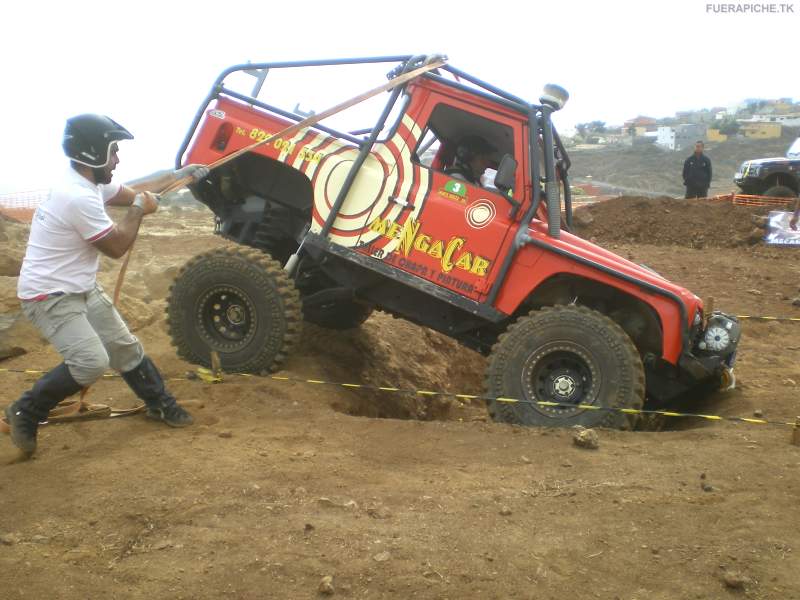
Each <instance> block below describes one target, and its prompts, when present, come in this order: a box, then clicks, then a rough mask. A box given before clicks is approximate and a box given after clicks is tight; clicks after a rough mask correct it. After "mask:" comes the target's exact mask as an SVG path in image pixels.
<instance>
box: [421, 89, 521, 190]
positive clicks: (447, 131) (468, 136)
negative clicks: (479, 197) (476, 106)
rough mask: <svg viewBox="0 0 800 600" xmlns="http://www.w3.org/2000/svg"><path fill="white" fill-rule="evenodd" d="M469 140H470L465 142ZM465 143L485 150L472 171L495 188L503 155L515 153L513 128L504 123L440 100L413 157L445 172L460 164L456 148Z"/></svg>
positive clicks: (487, 184) (482, 184) (482, 182)
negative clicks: (495, 177)
mask: <svg viewBox="0 0 800 600" xmlns="http://www.w3.org/2000/svg"><path fill="white" fill-rule="evenodd" d="M467 140H469V142H467ZM465 143H467V144H468V145H469V144H477V145H478V146H479V147H484V148H485V149H486V161H485V163H484V164H477V163H472V166H471V167H469V166H468V167H467V168H471V170H472V171H474V170H480V171H481V172H480V173H478V172H475V173H474V175H475V176H476V177H480V182H481V183H480V184H481V186H483V187H485V188H490V189H491V188H493V187H494V176H495V174H496V169H497V166H498V165H499V163H500V159H502V158H503V156H504V155H506V154H510V155H511V156H514V158H516V159H517V161H519V160H520V157H518V156H515V152H514V131H513V129H512V128H511V127H510V126H508V125H505V124H503V123H499V122H497V121H493V120H491V119H487V118H485V117H482V116H480V115H477V114H475V113H472V112H468V111H465V110H461V109H459V108H456V107H454V106H451V105H449V104H445V103H440V104H438V105H436V107H435V108H434V109H433V112H431V116H430V119H429V120H428V123H427V124H426V127H425V129H424V131H423V135H422V137H421V139H420V142H419V144H418V145H417V147H416V148H415V149H414V153H413V160H414V161H416V162H418V163H419V164H421V165H423V166H425V167H428V168H430V169H433V170H434V171H442V172H447V171H448V170H450V169H455V168H457V167H459V166H461V167H464V166H465V165H463V164H460V162H461V161H460V159H459V158H458V149H459V146H460V145H463V144H465Z"/></svg>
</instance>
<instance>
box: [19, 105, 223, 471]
mask: <svg viewBox="0 0 800 600" xmlns="http://www.w3.org/2000/svg"><path fill="white" fill-rule="evenodd" d="M130 139H133V135H131V133H130V132H129V131H128V130H127V129H125V128H124V127H122V126H121V125H120V124H118V123H116V122H115V121H113V120H112V119H110V118H108V117H104V116H101V115H93V114H86V115H79V116H76V117H73V118H71V119H69V120H68V121H67V125H66V128H65V130H64V141H63V148H64V152H65V154H66V155H67V157H68V158H69V159H70V166H69V168H68V170H67V172H66V173H65V175H64V177H63V178H62V180H61V181H60V183H58V184H57V185H56V186H55V187H53V188H52V189H51V191H50V194H49V196H48V198H47V200H45V201H44V202H43V203H42V204H41V205H40V206H39V207H38V208H37V210H36V213H35V214H34V217H33V222H32V224H31V232H30V237H29V239H28V247H27V250H26V253H25V259H24V261H23V263H22V269H21V271H20V276H19V282H18V286H17V295H18V296H19V298H20V300H21V302H22V310H23V312H24V313H25V315H26V316H27V317H28V319H30V321H31V322H32V323H33V324H34V325H35V326H36V327H37V328H38V329H39V331H40V332H41V333H42V335H43V336H44V337H45V338H46V339H47V340H48V341H49V342H50V343H51V344H53V346H54V347H55V348H56V350H58V352H59V353H60V354H61V355H62V356H63V358H64V362H63V363H61V364H60V365H59V366H57V367H56V368H54V369H53V370H52V371H50V372H48V373H46V374H45V375H43V376H42V377H41V378H40V379H39V380H38V381H37V382H36V383H35V384H34V385H33V387H32V388H31V389H30V390H28V391H27V392H25V393H24V394H22V396H21V397H20V398H19V400H17V401H16V402H14V403H13V404H11V405H9V406H8V407H6V409H5V416H6V419H7V421H8V425H9V428H10V433H11V439H12V441H13V442H14V444H15V445H16V446H17V447H18V448H19V449H20V450H21V451H22V452H23V454H24V455H25V456H26V457H30V456H31V455H33V453H34V452H35V451H36V434H37V430H38V426H39V423H40V422H41V421H44V420H46V419H47V417H48V414H49V413H50V410H51V409H53V408H55V406H56V405H57V404H58V403H59V402H61V401H62V400H64V399H66V398H68V397H69V396H72V395H73V394H76V393H77V392H79V391H81V390H82V389H84V388H86V387H88V386H90V385H91V384H92V383H94V382H95V381H96V380H97V379H99V378H100V377H102V375H103V373H104V372H105V371H106V369H108V368H109V367H111V368H112V369H114V370H116V371H118V372H119V373H120V374H121V375H122V377H123V379H124V380H125V382H126V383H127V384H128V385H129V386H130V388H131V389H132V390H133V391H134V393H135V394H136V395H137V396H138V397H139V398H140V399H142V400H143V401H144V403H145V406H146V409H147V410H146V414H147V416H148V417H150V418H153V419H156V420H160V421H163V422H164V423H166V424H167V425H170V426H172V427H184V426H186V425H191V424H192V422H193V420H192V417H191V415H190V414H189V413H188V412H186V410H184V409H183V408H182V407H181V406H180V405H178V403H177V402H176V401H175V398H174V397H173V396H172V395H171V394H170V393H169V392H168V391H167V389H166V387H165V386H164V381H163V379H162V377H161V374H160V373H159V371H158V369H157V368H156V366H155V365H154V364H153V361H151V360H150V359H149V358H148V357H147V356H145V354H144V349H143V348H142V345H141V343H140V342H139V340H138V339H137V338H136V337H135V336H134V335H133V334H131V333H130V331H129V330H128V327H127V325H126V324H125V322H124V321H123V320H122V317H120V315H119V313H118V312H117V310H116V308H114V306H113V304H112V302H111V299H110V298H109V297H108V296H107V295H106V293H105V292H104V291H103V289H102V288H101V287H100V286H99V285H98V283H97V269H98V266H99V260H100V253H103V254H105V255H106V256H110V257H111V258H120V257H122V256H123V255H124V254H125V252H126V251H127V250H128V249H129V248H130V247H131V246H132V245H133V242H134V240H135V239H136V235H137V233H138V231H139V225H140V224H141V222H142V218H143V217H144V216H145V215H149V214H152V213H154V212H155V211H156V209H157V208H158V199H157V197H156V196H155V195H154V194H153V192H158V191H161V190H164V189H165V188H167V187H169V186H170V185H171V184H173V183H174V182H175V181H178V180H181V179H185V178H189V179H192V180H194V181H199V180H200V179H202V178H203V177H205V176H206V175H207V174H208V169H207V168H206V167H204V166H200V165H189V166H186V167H183V168H182V169H179V170H178V171H175V172H160V173H157V174H154V175H152V176H150V177H146V178H144V179H140V180H137V181H136V182H135V183H134V184H132V185H131V186H127V185H120V184H119V183H116V184H115V183H112V182H111V180H112V177H113V172H114V169H115V168H116V166H117V164H118V163H119V158H118V157H117V151H118V145H117V142H119V141H121V140H130ZM106 206H127V207H129V209H128V211H127V213H126V214H125V216H124V217H123V218H122V219H121V220H120V221H119V223H114V222H113V221H112V220H111V219H110V218H109V216H108V214H107V213H106V210H105V207H106Z"/></svg>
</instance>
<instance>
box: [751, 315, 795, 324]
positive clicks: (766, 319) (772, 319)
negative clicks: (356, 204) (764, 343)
mask: <svg viewBox="0 0 800 600" xmlns="http://www.w3.org/2000/svg"><path fill="white" fill-rule="evenodd" d="M736 318H737V319H740V320H743V319H749V320H751V321H789V322H791V321H794V322H795V323H800V317H756V316H753V315H736Z"/></svg>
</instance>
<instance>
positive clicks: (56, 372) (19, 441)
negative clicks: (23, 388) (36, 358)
mask: <svg viewBox="0 0 800 600" xmlns="http://www.w3.org/2000/svg"><path fill="white" fill-rule="evenodd" d="M82 388H83V386H82V385H81V384H79V383H78V382H77V381H75V380H74V379H73V378H72V375H71V374H70V372H69V369H68V368H67V365H66V364H64V363H61V364H60V365H58V366H57V367H56V368H55V369H53V370H52V371H50V372H48V373H45V374H44V375H43V376H42V377H41V378H40V379H39V380H38V381H37V382H36V383H34V384H33V387H32V388H31V389H30V390H28V391H27V392H25V393H24V394H22V396H21V397H20V399H19V400H17V401H16V402H14V403H13V404H11V405H9V406H7V407H6V410H5V414H6V420H7V421H8V425H9V427H10V429H11V441H13V442H14V445H16V446H17V448H19V449H20V450H22V451H23V452H25V453H26V454H29V455H30V454H33V453H34V452H35V451H36V432H37V430H38V428H39V423H40V422H42V421H46V420H47V416H48V415H49V414H50V411H51V410H52V409H53V408H55V407H56V405H57V404H58V403H59V402H61V401H62V400H64V399H65V398H69V397H70V396H72V395H73V394H76V393H78V392H79V391H81V389H82Z"/></svg>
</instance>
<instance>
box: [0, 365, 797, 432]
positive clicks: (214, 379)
mask: <svg viewBox="0 0 800 600" xmlns="http://www.w3.org/2000/svg"><path fill="white" fill-rule="evenodd" d="M0 373H23V374H29V375H41V374H43V373H45V371H39V370H34V369H2V368H0ZM229 375H233V376H236V377H258V376H257V375H252V374H250V373H230V374H229ZM103 377H105V378H115V377H120V375H117V374H116V373H106V374H104V375H103ZM266 379H271V380H273V381H282V382H291V383H304V384H311V385H332V386H336V387H343V388H350V389H362V390H369V391H376V392H395V393H400V394H410V395H418V396H428V397H431V396H440V397H443V398H456V399H459V400H484V401H486V402H503V403H509V404H535V405H537V406H546V407H550V408H569V409H573V410H574V409H580V410H603V411H607V412H619V413H623V414H626V415H661V416H664V417H684V418H685V417H690V418H694V419H706V420H708V421H732V422H735V423H752V424H755V425H784V426H790V427H794V425H795V422H794V421H770V420H767V419H758V418H752V417H724V416H720V415H704V414H698V413H679V412H674V411H669V410H648V409H636V408H619V407H608V406H597V405H594V404H568V403H562V402H552V401H547V400H540V401H535V400H524V399H520V398H506V397H504V396H497V397H492V396H484V395H479V394H455V393H452V392H443V391H432V390H412V389H402V388H397V387H386V386H377V385H369V384H364V383H340V382H335V381H323V380H320V379H302V378H297V377H287V376H285V375H267V376H266ZM189 380H199V381H202V382H204V383H220V382H222V381H223V378H222V377H221V376H219V375H214V373H213V372H212V371H211V370H210V369H206V368H204V367H200V368H198V369H197V371H196V377H190V378H186V377H170V378H168V379H167V381H189Z"/></svg>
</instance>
